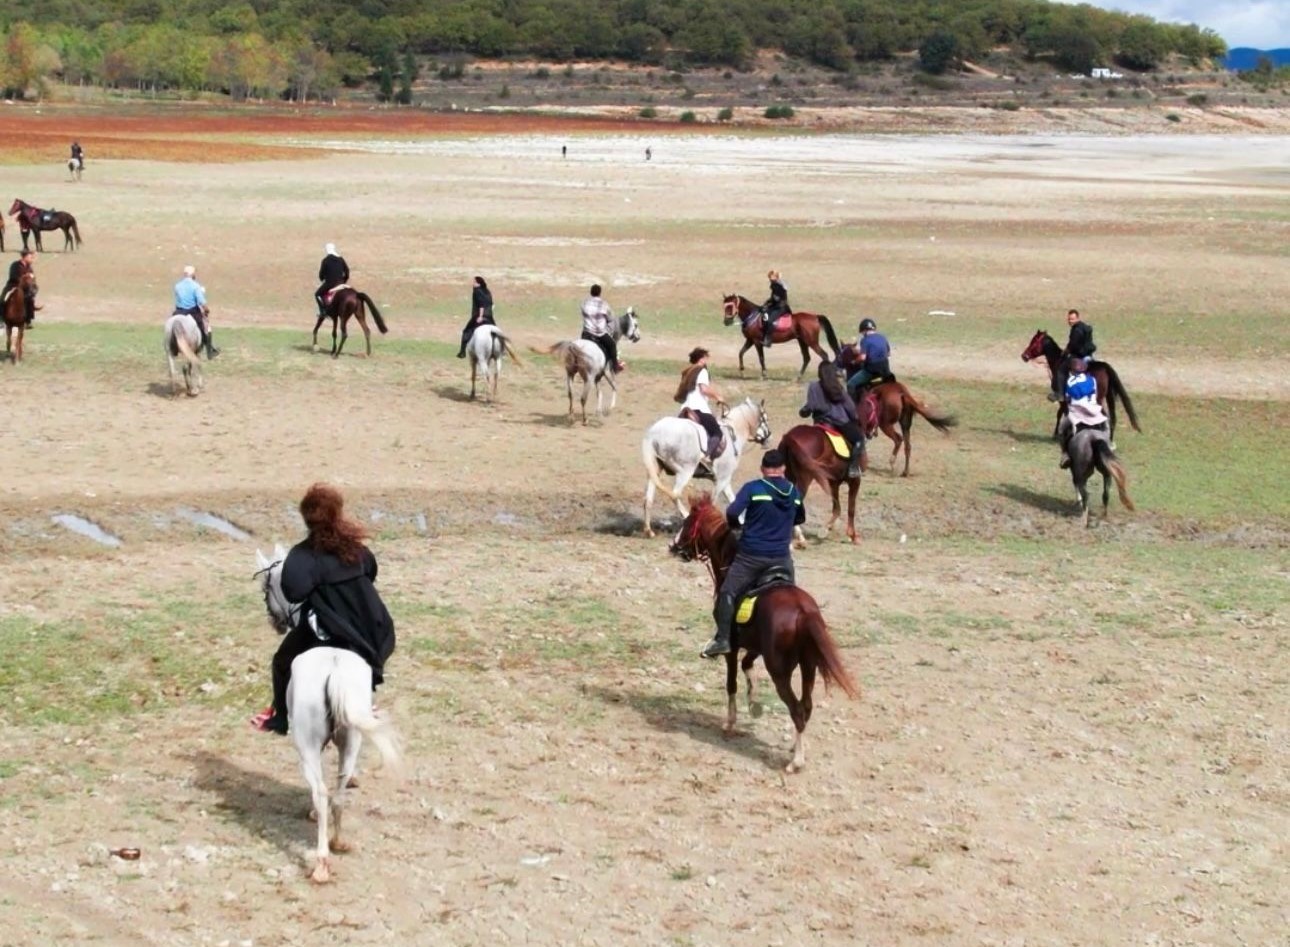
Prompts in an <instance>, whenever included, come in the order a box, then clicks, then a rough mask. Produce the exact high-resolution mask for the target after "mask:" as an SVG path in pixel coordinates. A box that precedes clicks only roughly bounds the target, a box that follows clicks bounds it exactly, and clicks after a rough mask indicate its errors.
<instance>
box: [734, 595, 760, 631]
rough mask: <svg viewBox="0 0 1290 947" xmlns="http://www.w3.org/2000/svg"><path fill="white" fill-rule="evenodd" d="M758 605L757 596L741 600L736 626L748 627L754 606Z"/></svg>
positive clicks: (737, 611)
mask: <svg viewBox="0 0 1290 947" xmlns="http://www.w3.org/2000/svg"><path fill="white" fill-rule="evenodd" d="M756 604H757V596H756V595H749V596H748V597H747V598H745V599H740V601H739V608H738V609H737V610H736V611H735V624H736V625H746V624H748V622H749V621H751V620H752V613H753V606H755V605H756Z"/></svg>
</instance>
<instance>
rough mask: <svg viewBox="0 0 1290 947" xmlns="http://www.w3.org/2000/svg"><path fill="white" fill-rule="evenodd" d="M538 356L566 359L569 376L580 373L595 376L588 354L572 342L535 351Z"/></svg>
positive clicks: (556, 344)
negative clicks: (555, 356)
mask: <svg viewBox="0 0 1290 947" xmlns="http://www.w3.org/2000/svg"><path fill="white" fill-rule="evenodd" d="M533 351H534V352H536V353H537V354H538V355H558V356H560V357H561V358H563V359H564V367H565V370H566V371H567V372H569V374H571V375H572V374H574V373H575V372H580V373H583V374H586V375H588V376H590V375H592V374H594V372H593V371H592V365H591V363H590V362H589V361H588V360H587V356H586V354H585V353H584V352H583V351H582V349H580V348H578V346H576V345H574V344H573V343H572V342H569V341H565V342H557V343H555V345H553V346H551V347H550V348H549V349H539V348H535V349H533Z"/></svg>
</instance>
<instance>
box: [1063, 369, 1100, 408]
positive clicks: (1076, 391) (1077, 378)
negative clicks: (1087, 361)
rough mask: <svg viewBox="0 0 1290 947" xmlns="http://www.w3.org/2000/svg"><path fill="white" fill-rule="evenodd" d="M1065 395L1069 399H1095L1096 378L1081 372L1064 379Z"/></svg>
mask: <svg viewBox="0 0 1290 947" xmlns="http://www.w3.org/2000/svg"><path fill="white" fill-rule="evenodd" d="M1066 397H1067V398H1070V399H1071V401H1087V400H1089V399H1090V398H1091V399H1092V400H1093V401H1096V400H1097V380H1096V379H1095V378H1093V376H1092V375H1086V374H1084V373H1083V372H1081V373H1080V374H1078V375H1070V376H1069V377H1068V378H1067V379H1066Z"/></svg>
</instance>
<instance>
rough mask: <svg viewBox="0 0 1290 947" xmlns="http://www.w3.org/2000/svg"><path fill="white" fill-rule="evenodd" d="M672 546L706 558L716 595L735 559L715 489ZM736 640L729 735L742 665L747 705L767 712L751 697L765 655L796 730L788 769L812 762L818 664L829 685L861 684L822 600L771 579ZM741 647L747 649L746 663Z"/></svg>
mask: <svg viewBox="0 0 1290 947" xmlns="http://www.w3.org/2000/svg"><path fill="white" fill-rule="evenodd" d="M669 551H670V552H671V553H672V554H673V555H676V556H679V557H680V558H682V559H684V560H685V561H686V562H690V561H692V560H694V559H699V560H701V561H703V562H705V563H706V564H707V566H708V569H709V571H710V572H711V573H712V580H713V597H714V598H715V597H716V593H717V591H718V590H719V589H720V588H721V580H722V578H724V576H725V574H726V569H727V568H729V566H730V563H731V562H732V561H734V557H735V537H734V535H733V534H732V533H731V532H730V527H728V526H727V525H726V517H725V514H724V513H722V512H721V510H719V509H717V507H716V505H715V504H714V503H713V502H712V497H711V496H710V495H708V494H704V495H703V496H701V497H700V498H699V500H698V502H697V503H695V505H694V506H693V507H691V509H690V514H689V516H687V517H686V518H685V522H684V523H682V524H681V530H680V532H678V533H677V535H676V539H674V540H673V541H672V545H671V546H670V547H669ZM730 644H731V649H730V653H729V654H727V655H726V701H727V702H726V725H725V729H724V732H725V734H726V736H730V735H732V734H733V733H734V729H735V718H736V715H737V712H736V710H735V692H736V691H737V690H738V684H737V675H738V670H737V668H738V667H740V666H742V668H743V671H744V676H745V679H746V680H747V682H748V710H749V713H751V714H752V715H753V716H754V717H756V716H759V715H760V713H761V708H760V705H757V704H754V703H753V683H752V676H751V674H750V671H751V670H752V666H753V664H754V662H756V660H757V658H758V657H760V658H761V659H762V663H763V664H764V665H765V667H766V673H767V674H769V675H770V679H771V680H772V681H773V682H774V684H775V690H776V692H777V693H778V694H779V697H780V700H782V701H783V702H784V704H785V706H787V707H788V712H789V715H790V716H791V717H792V718H793V726H794V728H796V730H797V736H796V739H794V741H793V759H792V760H791V761H790V762H789V764H788V766H786V767H785V769H786V770H787V771H788V772H790V773H796V772H797V771H798V770H800V769H801V768H802V767H803V766H805V765H806V748H805V746H804V745H803V734H804V733H805V731H806V725H807V723H809V722H810V720H811V709H812V706H813V705H812V703H811V692H812V690H814V688H815V673H816V671H819V673H820V676H821V677H823V678H824V684H825V686H826V687H828V686H829V685H832V684H836V685H837V686H838V687H840V688H842V691H843V692H844V693H845V694H846V695H847V696H848V697H851V698H855V697H857V696H859V689H858V688H857V687H856V685H855V683H854V682H853V681H852V680H851V675H850V674H849V673H847V669H846V668H845V667H844V666H843V664H842V656H841V654H840V653H839V652H838V646H837V644H836V643H835V642H834V641H833V636H832V635H830V634H829V627H828V625H826V624H825V623H824V616H823V615H821V614H820V606H819V605H817V604H816V603H815V599H813V598H812V597H811V596H810V594H809V593H808V592H806V591H805V590H804V589H799V588H798V587H797V586H795V585H775V586H772V587H770V588H768V589H765V590H764V591H762V592H761V593H760V594H759V595H758V596H757V601H756V603H755V604H754V606H753V612H752V617H751V618H749V619H748V621H747V622H746V623H744V624H742V625H739V624H737V625H736V626H735V628H734V634H733V635H732V636H731V639H730ZM740 650H743V651H744V652H746V653H745V654H744V659H743V662H742V665H741V664H740V662H739V651H740ZM798 667H800V668H801V669H802V697H801V699H800V700H799V699H798V697H797V695H796V694H794V693H793V671H794V669H796V668H798Z"/></svg>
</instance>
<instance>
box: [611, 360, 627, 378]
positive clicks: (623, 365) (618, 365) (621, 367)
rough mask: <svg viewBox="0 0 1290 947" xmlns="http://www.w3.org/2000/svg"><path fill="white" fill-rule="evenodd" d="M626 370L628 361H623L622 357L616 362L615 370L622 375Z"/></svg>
mask: <svg viewBox="0 0 1290 947" xmlns="http://www.w3.org/2000/svg"><path fill="white" fill-rule="evenodd" d="M625 371H627V363H626V362H624V361H622V360H621V359H620V360H619V361H618V362H616V363H615V364H614V372H615V373H616V374H619V375H621V374H622V373H623V372H625Z"/></svg>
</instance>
